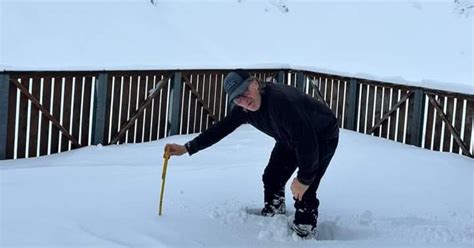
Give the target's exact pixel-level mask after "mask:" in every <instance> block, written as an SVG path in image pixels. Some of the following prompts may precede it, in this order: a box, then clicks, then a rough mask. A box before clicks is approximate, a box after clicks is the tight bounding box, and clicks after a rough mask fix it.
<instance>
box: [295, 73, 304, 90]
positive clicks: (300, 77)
mask: <svg viewBox="0 0 474 248" xmlns="http://www.w3.org/2000/svg"><path fill="white" fill-rule="evenodd" d="M304 86H305V76H304V73H303V72H302V71H299V72H297V73H296V88H297V89H298V90H300V91H301V92H304V88H305V87H304Z"/></svg>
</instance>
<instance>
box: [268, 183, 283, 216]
mask: <svg viewBox="0 0 474 248" xmlns="http://www.w3.org/2000/svg"><path fill="white" fill-rule="evenodd" d="M285 213H286V206H285V190H284V189H282V190H279V191H278V192H277V193H267V192H265V206H264V208H263V209H262V215H263V216H269V217H271V216H274V215H276V214H285Z"/></svg>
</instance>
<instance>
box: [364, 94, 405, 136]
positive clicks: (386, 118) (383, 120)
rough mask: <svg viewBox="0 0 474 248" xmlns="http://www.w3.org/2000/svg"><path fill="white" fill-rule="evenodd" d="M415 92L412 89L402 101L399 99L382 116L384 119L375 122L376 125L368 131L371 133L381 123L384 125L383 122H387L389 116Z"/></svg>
mask: <svg viewBox="0 0 474 248" xmlns="http://www.w3.org/2000/svg"><path fill="white" fill-rule="evenodd" d="M413 94H414V92H413V91H410V92H409V93H408V94H406V95H404V96H403V97H402V98H401V99H400V101H398V102H397V103H396V104H395V105H393V107H392V109H390V110H389V111H388V112H387V113H385V114H384V115H383V116H382V119H380V120H379V121H377V123H375V125H374V126H373V127H371V128H370V129H369V130H367V133H369V134H371V133H373V132H374V131H375V130H376V129H377V128H379V127H380V125H382V123H383V122H385V121H386V120H388V117H390V116H391V115H392V114H393V113H395V111H397V109H398V108H399V107H400V106H401V105H402V104H403V103H405V102H406V101H407V99H408V98H410V96H411V95H413Z"/></svg>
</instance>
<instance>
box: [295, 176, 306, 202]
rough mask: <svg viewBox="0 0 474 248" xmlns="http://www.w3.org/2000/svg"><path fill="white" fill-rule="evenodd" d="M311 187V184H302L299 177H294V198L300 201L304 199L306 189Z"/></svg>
mask: <svg viewBox="0 0 474 248" xmlns="http://www.w3.org/2000/svg"><path fill="white" fill-rule="evenodd" d="M308 188H309V185H305V184H302V183H301V182H300V181H299V180H298V178H297V177H295V179H293V182H292V183H291V193H293V198H295V199H296V200H298V201H301V200H303V195H304V193H305V192H306V190H307V189H308Z"/></svg>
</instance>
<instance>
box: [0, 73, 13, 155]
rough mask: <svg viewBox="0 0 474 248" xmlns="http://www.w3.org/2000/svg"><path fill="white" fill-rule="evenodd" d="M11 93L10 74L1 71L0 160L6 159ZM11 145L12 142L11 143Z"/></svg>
mask: <svg viewBox="0 0 474 248" xmlns="http://www.w3.org/2000/svg"><path fill="white" fill-rule="evenodd" d="M9 93H10V76H9V75H8V74H6V73H5V72H0V160H3V159H6V154H7V134H8V131H7V126H8V117H9V116H8V99H9V97H8V94H9ZM10 145H11V144H10Z"/></svg>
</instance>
